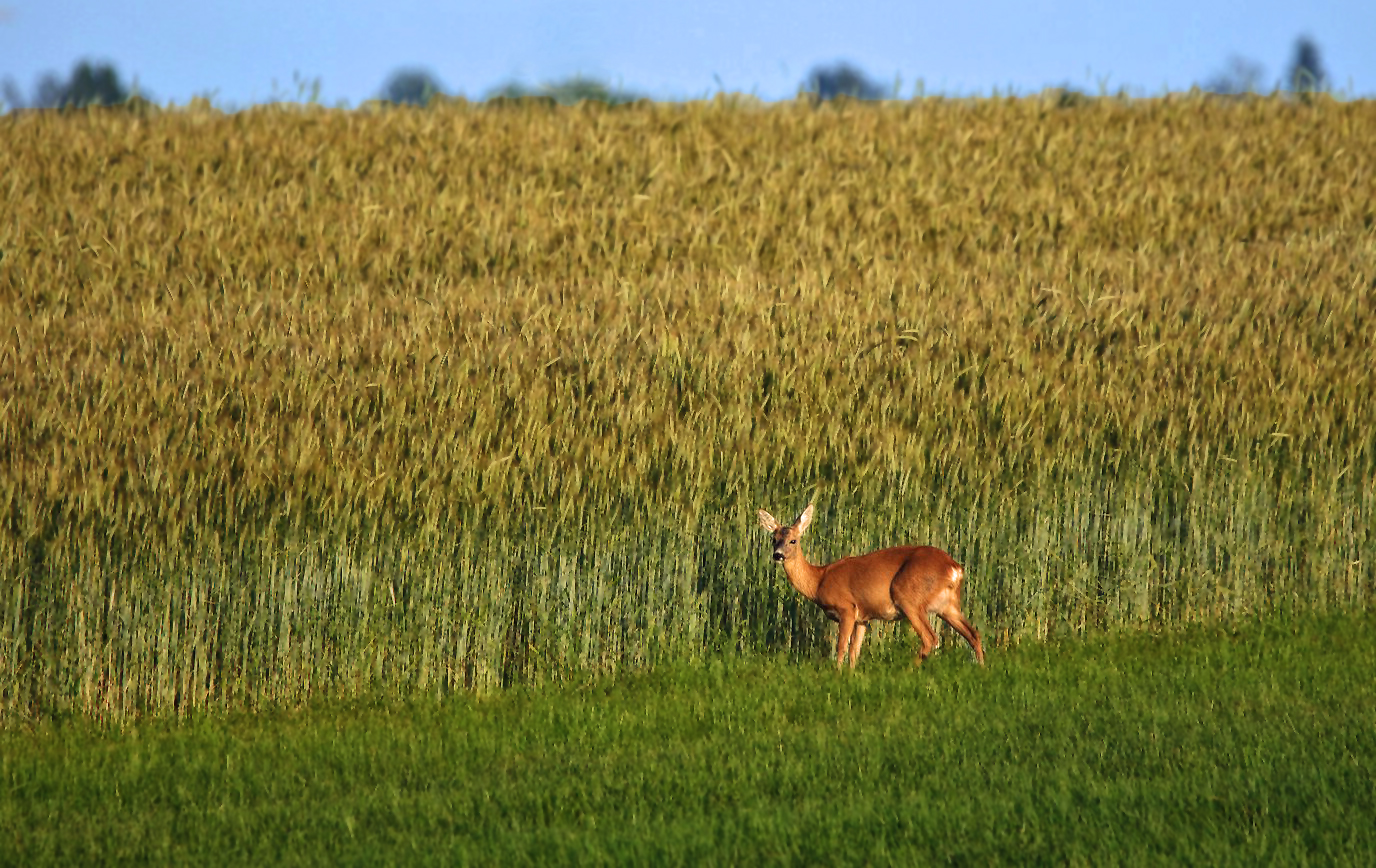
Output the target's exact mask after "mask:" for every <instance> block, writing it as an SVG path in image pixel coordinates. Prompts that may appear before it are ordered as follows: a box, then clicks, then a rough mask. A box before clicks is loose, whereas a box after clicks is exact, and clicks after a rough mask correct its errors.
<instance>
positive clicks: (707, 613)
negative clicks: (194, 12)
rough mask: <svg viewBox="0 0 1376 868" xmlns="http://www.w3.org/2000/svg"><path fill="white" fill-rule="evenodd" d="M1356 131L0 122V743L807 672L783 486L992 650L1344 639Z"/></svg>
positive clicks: (1352, 572)
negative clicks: (938, 572) (722, 649)
mask: <svg viewBox="0 0 1376 868" xmlns="http://www.w3.org/2000/svg"><path fill="white" fill-rule="evenodd" d="M1372 141H1376V105H1373V104H1372V103H1370V102H1364V101H1354V102H1345V103H1344V102H1336V101H1331V100H1318V101H1316V102H1313V103H1299V102H1294V101H1290V100H1286V99H1280V98H1274V99H1247V100H1239V101H1228V100H1220V99H1209V98H1203V97H1197V96H1190V97H1168V98H1163V99H1157V100H1132V101H1121V100H1112V99H1101V100H1093V101H1090V102H1089V103H1087V104H1085V105H1082V106H1078V107H1073V108H1060V107H1057V106H1056V105H1055V104H1054V103H1053V102H1050V101H1044V100H1040V99H1036V98H1032V99H1010V100H1003V99H991V100H972V101H964V100H935V99H930V100H921V101H916V102H913V103H904V104H879V105H870V104H851V105H840V106H825V107H822V108H816V109H814V108H811V107H808V106H805V105H781V106H771V107H763V108H754V107H746V106H742V105H735V104H733V103H731V101H730V100H718V101H715V102H712V103H702V104H689V105H649V104H639V105H635V106H631V107H625V108H616V109H607V108H601V107H595V106H591V105H584V106H581V107H578V108H573V109H546V108H539V107H516V108H504V109H497V108H491V107H487V108H484V107H481V106H469V105H464V104H448V105H443V106H440V107H438V108H433V109H431V110H426V111H416V110H387V111H377V112H369V111H353V112H351V111H327V110H317V109H299V110H297V109H280V108H269V109H256V110H252V111H247V112H241V113H238V114H234V115H228V114H221V113H218V112H214V111H210V110H206V109H186V110H174V111H166V112H160V113H151V114H133V113H122V112H118V111H108V110H107V111H101V110H91V111H86V112H74V113H50V112H45V113H27V114H18V115H11V116H9V117H7V118H4V119H0V178H3V179H4V180H3V182H0V183H2V184H3V193H4V203H5V204H4V210H3V217H0V251H3V258H0V327H2V328H3V332H2V333H3V338H0V374H2V375H3V376H2V377H0V408H3V409H2V410H0V454H3V455H4V456H5V462H4V468H5V469H4V473H3V476H0V510H2V511H3V515H4V517H5V519H4V528H3V532H2V533H0V565H3V577H2V578H0V581H3V593H2V594H0V603H3V605H2V606H0V610H2V611H0V639H3V640H4V645H3V650H0V683H3V684H5V685H7V686H5V687H4V688H3V689H4V691H5V692H4V694H3V698H0V708H9V709H29V710H40V711H41V710H43V709H48V708H52V707H65V706H66V705H69V704H75V705H76V706H78V707H81V708H84V709H87V710H101V709H104V710H105V711H107V712H109V713H125V712H128V711H131V710H137V709H158V708H168V707H177V708H187V707H195V706H199V705H204V704H214V703H223V702H235V703H248V704H253V703H255V702H258V701H266V700H268V699H272V698H274V697H276V698H281V697H286V698H292V697H301V696H305V695H309V694H310V693H311V692H313V691H315V690H335V691H337V690H343V689H353V687H356V688H357V689H364V688H371V687H377V686H379V685H380V686H383V687H386V688H387V689H395V690H411V689H417V688H429V687H434V686H436V685H438V687H439V688H440V689H445V688H447V687H452V686H462V685H472V684H486V683H498V682H502V681H505V680H509V679H511V678H517V677H532V676H533V677H542V675H543V674H550V673H558V672H560V671H563V670H564V669H567V668H570V667H572V668H581V667H586V666H598V667H608V666H614V665H619V664H623V663H634V662H638V661H645V660H651V659H654V658H655V657H656V656H657V655H660V654H667V653H701V652H702V651H704V650H706V649H711V648H715V647H719V646H721V645H722V644H723V643H726V644H737V643H745V644H750V645H756V644H764V645H773V644H788V645H791V646H793V647H798V648H809V647H811V643H812V642H813V641H814V638H815V635H816V634H817V633H818V631H819V630H820V629H821V628H820V626H819V625H818V624H817V623H816V622H814V621H812V620H811V617H812V616H811V615H808V614H805V613H804V612H802V611H801V610H797V609H796V608H794V607H793V604H792V603H791V602H790V600H789V597H788V595H787V592H786V590H787V589H780V588H778V587H777V585H778V581H777V577H776V576H774V575H773V573H770V572H768V571H767V570H766V569H765V567H764V566H763V561H762V559H761V555H760V553H761V552H762V551H763V549H762V546H763V543H762V542H761V541H760V540H757V539H755V538H753V536H752V533H751V530H750V528H751V525H750V519H749V516H750V515H752V514H753V509H754V508H756V507H759V506H767V507H770V508H772V509H776V510H779V511H783V512H787V511H788V510H792V509H795V508H801V506H802V505H804V503H805V502H806V499H807V497H808V496H809V495H810V494H812V493H814V492H816V491H818V490H820V491H821V492H822V494H821V500H822V503H821V504H820V505H821V507H822V509H824V510H827V509H830V510H833V511H834V512H835V513H839V516H838V517H834V518H829V519H828V520H825V521H822V522H819V524H820V525H824V526H827V527H831V528H834V531H833V532H834V533H837V534H847V536H842V537H837V538H835V539H833V540H832V541H830V542H828V541H827V540H826V539H822V540H819V543H818V544H819V545H822V546H824V547H826V546H828V545H829V546H830V547H831V548H832V549H833V553H835V554H842V553H844V551H841V549H845V550H846V551H850V550H858V549H860V548H864V547H866V546H869V545H878V544H884V543H894V542H899V541H901V540H900V539H899V538H909V537H911V538H913V539H914V541H922V542H932V543H934V544H938V545H943V546H945V547H947V548H950V549H951V550H952V551H953V553H954V554H955V555H956V557H957V559H959V560H962V561H963V562H964V563H966V565H967V570H968V572H969V575H970V576H971V579H970V581H969V584H968V590H967V605H968V607H969V611H970V614H971V616H972V618H973V619H974V620H975V621H976V622H977V623H980V624H981V626H982V629H985V630H986V632H987V633H988V634H989V635H990V636H991V637H995V638H996V640H999V641H1008V640H1012V639H1016V638H1018V637H1021V636H1028V635H1043V634H1045V633H1046V632H1049V631H1051V630H1055V629H1058V628H1060V627H1070V628H1072V629H1082V628H1085V627H1088V626H1092V625H1102V624H1110V623H1116V622H1120V621H1130V620H1145V621H1165V620H1176V619H1190V618H1197V617H1212V616H1215V615H1219V614H1225V613H1236V612H1246V611H1267V610H1271V609H1273V608H1276V607H1280V606H1284V605H1289V604H1295V605H1305V606H1309V605H1315V606H1322V605H1328V604H1330V603H1360V604H1366V602H1367V601H1369V599H1370V594H1371V590H1372V564H1373V558H1372V556H1373V552H1372V539H1373V537H1372V524H1373V516H1376V502H1374V501H1373V494H1372V488H1373V486H1372V480H1373V477H1374V476H1376V444H1373V437H1372V434H1371V432H1372V431H1373V430H1376V409H1374V408H1376V402H1373V401H1372V400H1371V398H1370V395H1371V393H1372V386H1373V382H1372V373H1371V371H1372V367H1373V357H1374V355H1376V354H1373V338H1372V333H1373V328H1374V327H1376V320H1374V318H1373V311H1372V302H1373V296H1374V295H1376V195H1373V192H1374V191H1376V186H1374V183H1373V179H1374V178H1376V157H1373V156H1372V149H1371V148H1370V147H1369V145H1370V143H1371V142H1372ZM155 635H157V636H159V637H160V638H158V639H157V640H156V641H155V640H154V638H153V637H154V636H155ZM158 642H162V643H163V644H164V645H165V646H166V647H165V648H161V649H160V648H159V647H158ZM293 642H295V643H296V644H293ZM303 643H304V644H303ZM160 679H161V680H160ZM169 679H170V680H169ZM177 679H180V681H178V680H177ZM174 682H175V683H174ZM351 685H352V687H351Z"/></svg>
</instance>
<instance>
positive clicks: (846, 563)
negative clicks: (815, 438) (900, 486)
mask: <svg viewBox="0 0 1376 868" xmlns="http://www.w3.org/2000/svg"><path fill="white" fill-rule="evenodd" d="M812 507H813V505H812V504H811V503H809V504H808V505H807V509H805V510H803V514H802V515H800V516H798V519H797V520H796V521H794V522H793V524H790V525H781V524H779V522H778V520H777V519H775V518H774V516H772V515H770V514H769V513H767V512H765V511H764V510H763V509H762V510H760V511H759V518H760V526H761V527H763V528H764V529H765V530H767V531H769V533H771V534H773V537H774V560H775V562H777V563H780V564H782V565H783V568H784V574H785V575H786V576H788V581H789V584H791V585H793V587H794V589H796V590H797V591H798V593H800V594H802V595H803V596H804V597H807V598H808V599H809V600H811V601H812V602H814V603H816V604H817V605H818V606H819V607H821V609H822V611H823V612H825V613H826V615H827V618H828V619H830V620H832V621H835V622H836V623H837V625H838V626H839V628H840V629H839V631H838V635H837V637H836V668H837V669H840V668H842V667H843V666H844V664H845V660H846V657H847V654H849V656H850V668H851V669H854V668H855V663H856V661H857V660H859V659H860V647H861V646H862V645H864V644H865V632H866V631H867V630H868V629H869V623H870V621H872V620H875V619H878V620H880V621H898V620H903V619H907V621H908V623H909V624H911V625H912V626H913V629H914V630H916V631H917V635H918V637H919V638H921V640H922V648H921V650H919V651H918V653H917V659H916V660H915V661H914V662H913V665H914V666H921V665H922V662H923V661H924V660H926V659H927V657H928V656H930V655H931V653H932V649H933V648H935V647H936V633H935V631H934V630H933V629H932V622H931V620H930V618H931V616H932V615H934V614H935V615H936V616H937V617H939V618H941V620H943V621H945V622H946V623H947V624H948V625H950V627H951V629H953V630H955V631H956V632H957V633H959V634H960V635H961V636H962V637H963V638H964V639H965V641H966V642H968V643H970V647H971V648H972V649H973V650H974V652H975V660H976V661H977V662H978V663H979V664H980V665H981V666H983V665H984V646H983V645H981V644H980V641H979V631H978V630H976V629H975V627H974V625H973V624H971V623H970V621H969V619H968V618H966V617H965V615H964V614H963V613H962V612H961V611H960V589H961V586H962V584H963V583H964V581H965V568H964V567H962V566H961V565H960V564H958V563H956V561H955V559H954V558H952V557H951V556H950V555H949V554H947V553H946V552H944V551H942V550H941V549H939V548H934V547H932V546H895V547H893V548H887V549H880V550H879V551H874V552H870V553H869V554H867V555H857V556H855V557H848V558H841V559H840V560H838V561H832V562H831V563H829V564H826V565H824V566H814V565H813V564H810V563H808V560H807V558H806V557H804V556H803V550H802V548H800V547H799V545H798V541H799V540H801V539H802V537H803V534H804V533H806V532H807V529H808V526H809V525H811V524H812Z"/></svg>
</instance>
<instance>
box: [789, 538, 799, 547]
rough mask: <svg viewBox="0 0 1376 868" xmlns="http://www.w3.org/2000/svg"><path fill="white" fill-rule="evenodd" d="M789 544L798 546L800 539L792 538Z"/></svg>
mask: <svg viewBox="0 0 1376 868" xmlns="http://www.w3.org/2000/svg"><path fill="white" fill-rule="evenodd" d="M788 544H789V545H791V546H796V545H797V544H798V541H797V540H796V539H791V540H789V541H788Z"/></svg>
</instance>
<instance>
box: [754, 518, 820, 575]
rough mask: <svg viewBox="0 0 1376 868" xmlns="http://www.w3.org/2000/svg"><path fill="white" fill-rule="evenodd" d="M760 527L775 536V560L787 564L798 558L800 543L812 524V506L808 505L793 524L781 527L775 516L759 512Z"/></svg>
mask: <svg viewBox="0 0 1376 868" xmlns="http://www.w3.org/2000/svg"><path fill="white" fill-rule="evenodd" d="M759 516H760V527H762V528H764V529H765V530H767V531H769V532H770V533H771V534H772V535H773V536H774V560H776V561H778V562H780V563H785V562H787V561H791V560H793V559H794V558H796V557H798V541H799V540H800V539H802V538H803V533H804V532H805V531H806V530H807V526H808V525H809V524H812V504H810V503H809V504H808V505H807V509H805V510H803V514H802V515H800V516H798V519H797V520H796V521H794V522H793V524H788V525H781V524H779V522H778V520H777V519H775V518H774V516H772V515H770V514H769V513H767V512H765V511H764V510H763V509H762V510H760V511H759Z"/></svg>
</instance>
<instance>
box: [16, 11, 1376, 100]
mask: <svg viewBox="0 0 1376 868" xmlns="http://www.w3.org/2000/svg"><path fill="white" fill-rule="evenodd" d="M847 8H849V9H852V10H854V11H849V12H842V11H839V10H842V9H847ZM1301 35H1307V36H1309V37H1310V38H1312V39H1313V40H1314V41H1315V42H1316V43H1317V44H1318V46H1319V47H1320V49H1321V51H1322V58H1323V63H1324V66H1325V67H1326V68H1327V70H1328V73H1329V75H1330V77H1331V78H1332V80H1333V85H1334V86H1335V88H1336V89H1338V90H1339V91H1343V92H1346V93H1348V94H1349V95H1352V96H1376V50H1373V48H1374V47H1376V46H1374V45H1373V43H1376V2H1372V0H1329V2H1323V0H1309V2H1303V3H1298V2H1295V0H1283V2H1282V0H1253V2H1246V3H1240V2H1212V0H1198V2H1184V0H1160V2H1156V3H1150V4H1132V3H1116V4H1110V3H1107V2H1086V0H1068V2H1039V0H993V2H987V3H961V2H950V0H947V2H943V3H931V2H906V3H902V2H885V3H868V4H865V3H851V4H847V3H842V2H837V0H833V2H814V0H794V2H786V3H785V2H771V0H733V2H720V0H709V2H699V3H654V2H652V0H651V2H645V0H641V2H630V0H606V2H590V3H582V4H579V3H569V2H557V0H510V2H488V3H441V2H435V0H392V2H377V0H333V2H325V0H240V2H223V0H200V2H197V0H190V2H187V0H128V2H122V3H93V2H78V0H0V78H5V77H8V78H10V79H12V80H13V81H14V83H15V84H16V85H17V86H18V87H19V88H20V90H21V91H22V92H24V93H26V94H27V93H30V92H31V91H32V88H33V86H34V83H35V81H36V80H37V78H38V76H39V75H40V74H42V73H43V72H45V71H55V72H58V73H59V74H61V75H62V76H64V77H65V76H66V75H67V73H69V72H70V70H71V68H72V66H73V64H74V63H75V62H76V61H77V60H78V59H81V58H90V59H95V60H104V61H109V62H112V63H114V64H115V66H116V67H117V68H118V69H119V71H120V73H121V75H122V76H123V78H124V79H125V81H126V82H127V81H130V80H134V79H137V81H138V83H139V85H140V86H141V87H142V88H143V89H144V90H146V91H148V92H150V93H151V94H152V95H153V96H154V97H155V98H156V99H158V100H159V101H162V102H167V101H169V100H170V101H173V102H177V103H184V102H186V101H187V100H189V99H190V98H191V97H193V96H196V95H211V96H212V97H213V99H215V100H216V101H217V102H218V103H220V104H222V105H226V106H242V105H246V104H249V103H253V102H260V101H264V100H267V99H270V98H273V97H274V96H275V97H279V98H280V97H288V98H292V97H295V96H296V95H297V94H298V92H299V90H300V88H299V86H298V84H297V82H298V81H305V82H313V81H318V82H319V84H320V98H321V100H322V101H323V102H325V103H327V104H331V105H333V104H336V103H339V102H341V101H346V102H347V103H348V104H350V105H357V104H358V103H359V102H360V101H362V100H364V99H368V98H370V97H372V96H375V95H377V93H378V91H379V90H380V89H381V87H382V84H383V82H384V81H385V79H386V78H387V75H388V74H389V73H390V72H392V71H393V70H395V69H396V68H398V67H402V66H420V67H424V68H426V69H428V70H430V71H431V72H432V73H433V74H434V75H435V76H436V77H437V78H438V79H439V80H440V81H441V82H442V83H443V85H444V86H445V88H446V89H447V90H448V91H450V92H455V93H458V92H461V93H465V94H467V95H468V96H470V97H477V96H481V95H483V94H484V93H486V92H487V91H488V90H490V89H492V88H493V87H496V86H497V85H499V84H502V83H503V82H506V81H509V80H512V79H519V80H521V81H524V82H527V83H536V84H538V83H540V82H545V81H552V80H557V79H561V78H564V77H567V76H570V75H573V74H575V73H581V74H586V75H592V76H596V77H599V78H603V79H605V80H609V81H611V82H612V83H613V84H618V83H619V84H621V85H622V86H624V87H626V88H629V89H633V90H637V91H640V92H643V93H648V94H649V95H651V96H653V97H656V98H687V97H695V96H704V95H707V94H711V93H714V92H716V91H717V90H719V89H720V87H719V83H720V86H724V87H725V88H726V89H727V90H732V91H744V92H754V93H756V94H758V95H759V96H761V97H764V98H766V99H777V98H783V97H789V96H792V95H793V94H794V93H795V92H796V90H797V88H798V85H799V83H800V82H801V81H802V80H803V79H804V78H805V77H806V75H807V73H808V70H809V69H811V68H812V67H813V66H814V65H817V64H819V63H829V62H833V61H837V60H848V61H851V62H853V63H855V64H856V65H858V66H859V67H861V68H862V69H863V70H865V71H866V72H867V73H868V74H869V75H870V76H871V77H872V78H874V79H876V80H878V81H880V82H882V83H884V84H885V85H890V84H892V83H893V82H894V81H895V80H898V81H900V82H901V86H900V94H901V95H903V96H909V95H911V94H912V93H913V92H914V89H915V87H916V86H917V83H918V82H919V81H921V82H922V84H923V87H924V89H925V90H926V92H928V93H946V94H952V95H970V94H987V93H989V92H991V91H992V90H994V89H998V90H999V91H1000V92H1006V91H1008V90H1009V89H1012V90H1014V91H1015V92H1018V93H1030V92H1034V91H1037V90H1040V89H1041V88H1043V87H1046V86H1048V85H1058V84H1065V83H1069V84H1072V85H1075V86H1078V87H1081V88H1084V89H1086V90H1089V91H1091V92H1095V91H1098V90H1099V89H1100V87H1101V86H1106V87H1107V88H1108V89H1109V90H1111V91H1117V90H1118V89H1120V88H1123V87H1126V88H1127V89H1128V90H1129V92H1131V93H1134V94H1138V95H1153V94H1158V93H1161V92H1162V91H1164V90H1167V89H1169V90H1180V89H1184V88H1188V87H1189V86H1190V85H1191V84H1193V83H1195V82H1201V81H1204V80H1207V79H1209V78H1210V77H1212V76H1214V75H1216V74H1217V73H1219V72H1221V71H1223V70H1225V69H1226V68H1227V64H1228V60H1229V58H1230V57H1233V56H1239V57H1244V58H1247V59H1248V60H1250V61H1252V62H1254V63H1258V64H1260V65H1261V66H1262V68H1263V72H1264V79H1263V80H1264V81H1265V83H1266V85H1267V89H1269V86H1270V85H1271V84H1272V83H1274V82H1275V81H1277V80H1278V79H1280V78H1281V76H1283V75H1284V73H1285V70H1286V68H1287V67H1288V65H1289V64H1290V60H1291V57H1292V54H1293V51H1294V45H1295V40H1296V38H1297V37H1299V36H1301Z"/></svg>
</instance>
